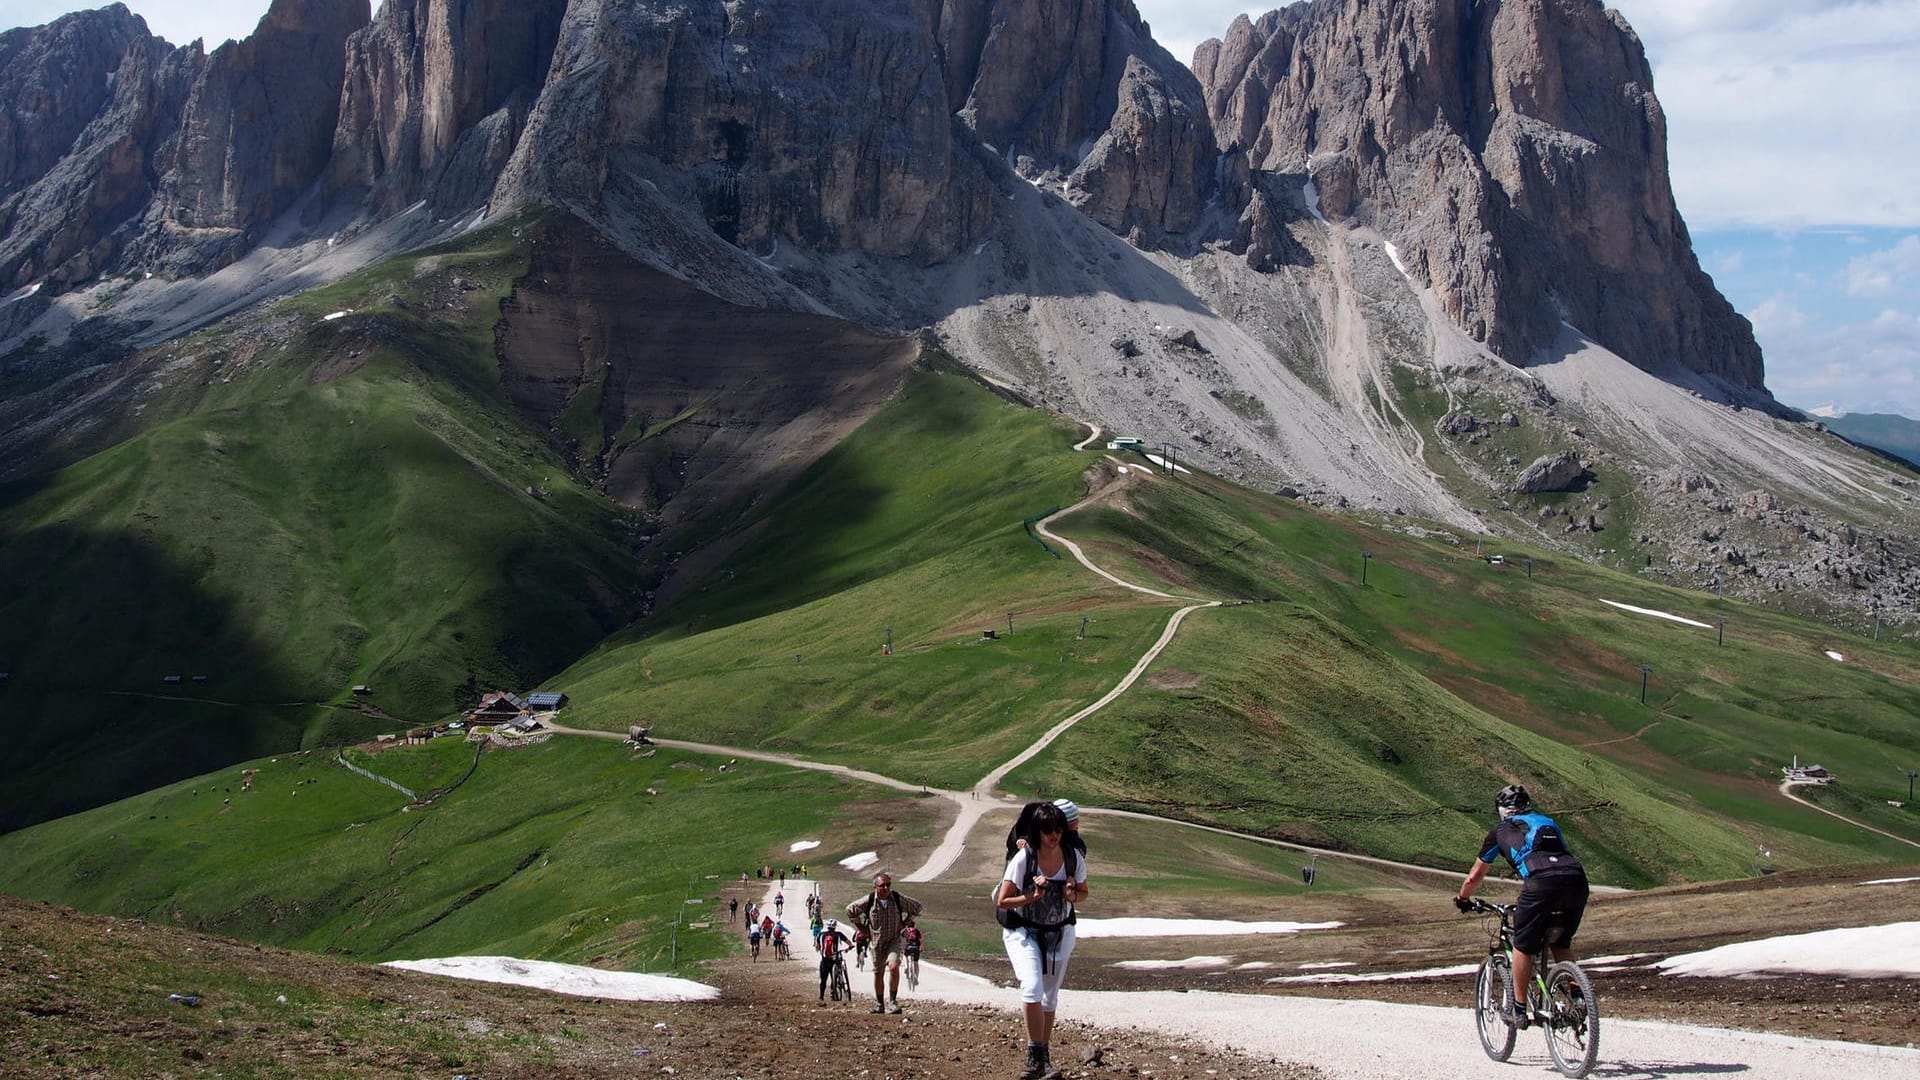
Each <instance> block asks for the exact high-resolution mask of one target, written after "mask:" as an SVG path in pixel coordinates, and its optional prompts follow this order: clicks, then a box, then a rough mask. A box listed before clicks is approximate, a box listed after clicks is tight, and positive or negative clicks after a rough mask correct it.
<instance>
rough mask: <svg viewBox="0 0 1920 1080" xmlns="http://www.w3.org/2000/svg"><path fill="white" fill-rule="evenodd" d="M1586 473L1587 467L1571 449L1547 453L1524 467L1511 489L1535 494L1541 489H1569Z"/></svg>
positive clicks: (1520, 492) (1526, 493)
mask: <svg viewBox="0 0 1920 1080" xmlns="http://www.w3.org/2000/svg"><path fill="white" fill-rule="evenodd" d="M1586 475H1587V467H1586V466H1585V465H1583V464H1581V462H1580V458H1579V456H1578V455H1576V454H1574V453H1573V452H1572V451H1562V452H1561V453H1558V454H1548V455H1546V456H1545V457H1542V458H1539V459H1538V460H1536V461H1535V462H1534V463H1533V464H1531V465H1529V466H1527V467H1526V470H1525V471H1524V472H1522V473H1521V474H1520V479H1518V480H1516V481H1514V484H1513V490H1514V491H1515V492H1517V493H1519V494H1521V495H1537V494H1539V493H1540V492H1543V491H1571V490H1572V489H1573V486H1574V485H1575V484H1577V483H1579V482H1580V480H1581V478H1582V477H1584V476H1586Z"/></svg>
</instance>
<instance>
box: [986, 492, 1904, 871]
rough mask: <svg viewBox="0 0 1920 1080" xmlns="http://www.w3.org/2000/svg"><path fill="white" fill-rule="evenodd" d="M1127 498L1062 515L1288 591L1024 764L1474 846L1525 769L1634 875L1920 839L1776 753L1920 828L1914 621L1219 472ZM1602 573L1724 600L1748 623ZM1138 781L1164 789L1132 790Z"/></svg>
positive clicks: (1597, 846) (1270, 589)
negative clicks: (1691, 581) (1333, 501)
mask: <svg viewBox="0 0 1920 1080" xmlns="http://www.w3.org/2000/svg"><path fill="white" fill-rule="evenodd" d="M1127 501H1128V504H1129V506H1130V509H1129V510H1127V511H1121V510H1115V509H1101V510H1096V511H1090V512H1088V513H1085V514H1081V515H1077V516H1075V517H1073V518H1069V519H1067V520H1066V521H1065V522H1064V523H1063V524H1062V525H1061V526H1060V529H1061V531H1063V532H1064V533H1066V534H1067V535H1071V536H1074V537H1075V538H1076V539H1078V540H1081V541H1082V542H1083V544H1084V545H1085V546H1088V547H1089V549H1090V550H1092V551H1094V552H1097V553H1098V554H1096V555H1095V558H1096V559H1101V560H1105V561H1107V562H1109V563H1111V564H1113V565H1125V566H1126V567H1127V568H1128V572H1130V573H1133V574H1136V575H1139V578H1138V580H1161V581H1165V582H1166V583H1168V584H1171V585H1176V586H1178V587H1181V588H1186V589H1194V590H1198V591H1202V592H1208V593H1210V594H1212V595H1218V596H1222V597H1227V598H1240V599H1253V600H1268V601H1272V602H1271V603H1264V604H1259V605H1253V606H1244V607H1235V608H1229V609H1223V610H1220V611H1216V612H1203V613H1200V614H1199V615H1197V616H1196V617H1195V618H1194V619H1193V620H1190V625H1192V627H1193V630H1192V633H1190V634H1185V635H1183V637H1182V638H1181V639H1180V640H1179V641H1178V642H1176V644H1175V646H1174V647H1173V648H1172V649H1170V650H1169V651H1168V653H1166V654H1165V655H1163V657H1162V663H1163V664H1165V665H1166V666H1167V668H1168V669H1169V670H1171V671H1173V672H1176V673H1178V674H1176V675H1173V676H1169V677H1168V682H1169V685H1170V686H1171V687H1172V688H1170V689H1165V690H1158V691H1156V690H1149V691H1147V692H1146V693H1143V694H1139V695H1129V697H1128V698H1126V699H1123V700H1122V701H1121V702H1119V703H1117V704H1116V706H1115V707H1114V708H1112V709H1110V710H1108V711H1107V712H1104V713H1102V714H1100V715H1098V716H1096V717H1095V718H1094V720H1093V721H1092V722H1090V723H1088V724H1086V725H1083V726H1082V727H1081V728H1079V729H1076V730H1075V732H1074V733H1072V734H1071V735H1070V736H1069V737H1068V738H1067V739H1066V740H1064V741H1063V742H1062V744H1061V745H1060V746H1059V747H1058V749H1057V752H1056V754H1055V756H1054V759H1053V760H1051V761H1049V760H1048V759H1046V758H1042V759H1040V760H1038V761H1036V762H1035V763H1033V764H1032V765H1031V766H1029V769H1028V771H1027V772H1025V773H1023V774H1019V775H1017V776H1016V778H1015V779H1016V780H1018V781H1021V782H1027V783H1045V784H1048V785H1049V786H1053V785H1059V784H1069V785H1070V784H1072V783H1074V782H1075V780H1076V778H1077V777H1081V776H1086V780H1084V781H1082V782H1088V781H1090V782H1092V783H1093V784H1094V785H1095V795H1094V796H1093V797H1095V799H1096V801H1099V797H1100V796H1104V797H1106V798H1108V799H1112V800H1114V801H1119V802H1122V804H1123V805H1124V804H1128V803H1131V804H1138V805H1142V806H1146V805H1151V804H1153V803H1158V804H1160V805H1164V806H1166V807H1169V808H1173V809H1175V811H1176V812H1180V813H1186V814H1192V815H1195V816H1198V817H1201V818H1203V819H1206V820H1217V821H1221V822H1235V823H1238V824H1240V825H1241V827H1248V828H1255V829H1262V828H1264V829H1270V830H1277V831H1279V832H1282V833H1285V834H1287V835H1298V836H1306V837H1319V838H1323V839H1328V840H1332V841H1334V842H1337V843H1341V844H1345V845H1351V846H1356V847H1359V848H1363V849H1365V850H1368V851H1372V852H1375V853H1381V854H1389V853H1390V854H1394V855H1397V856H1399V857H1407V858H1416V859H1420V861H1430V858H1431V855H1437V854H1439V853H1442V852H1457V851H1460V850H1463V849H1464V848H1466V847H1469V846H1471V844H1472V843H1473V841H1474V839H1475V838H1477V836H1478V835H1479V833H1480V832H1481V831H1483V830H1484V828H1485V813H1484V811H1485V805H1484V804H1485V800H1486V798H1487V793H1488V792H1489V791H1490V790H1492V788H1493V787H1494V786H1497V785H1498V784H1500V783H1504V782H1506V781H1507V780H1520V781H1523V782H1525V783H1527V784H1528V785H1529V786H1531V787H1532V788H1533V789H1534V790H1535V792H1536V794H1537V795H1538V797H1539V798H1540V799H1541V801H1542V802H1543V803H1544V804H1545V805H1547V806H1549V807H1552V808H1555V809H1560V810H1563V811H1570V812H1571V813H1570V815H1569V816H1570V819H1571V820H1570V822H1569V824H1570V826H1571V828H1572V829H1574V830H1575V831H1576V833H1577V835H1579V836H1581V838H1582V841H1583V843H1584V844H1585V846H1584V847H1583V849H1582V850H1583V851H1586V852H1588V853H1589V855H1590V857H1591V858H1592V859H1593V861H1595V862H1596V863H1597V864H1598V865H1599V866H1600V867H1601V868H1602V870H1603V871H1604V873H1605V875H1606V876H1607V877H1608V878H1610V879H1611V880H1613V881H1615V882H1617V883H1623V884H1628V883H1645V882H1651V881H1665V880H1673V879H1676V878H1699V877H1718V876H1726V875H1736V874H1740V873H1744V872H1750V871H1751V869H1752V867H1753V866H1754V865H1756V861H1757V860H1756V859H1755V852H1756V851H1757V850H1758V849H1760V848H1763V847H1764V848H1769V849H1771V850H1773V851H1774V853H1775V857H1776V858H1780V859H1783V860H1788V861H1791V862H1803V861H1804V862H1827V861H1848V860H1852V859H1860V858H1868V859H1871V858H1897V857H1901V856H1902V855H1903V854H1904V853H1910V851H1911V850H1912V849H1911V848H1909V847H1906V846H1904V845H1901V844H1899V843H1898V842H1896V841H1892V840H1887V839H1884V838H1880V837H1876V836H1874V835H1873V834H1871V833H1866V832H1863V831H1862V830H1860V829H1856V828H1853V827H1850V826H1847V825H1845V824H1844V823H1841V822H1837V821H1834V820H1833V819H1831V818H1827V817H1825V816H1823V815H1819V814H1814V813H1810V812H1808V811H1806V810H1805V809H1804V808H1801V807H1797V806H1794V805H1793V804H1791V803H1789V802H1787V801H1786V800H1784V799H1782V798H1781V797H1780V796H1779V795H1778V793H1777V792H1776V791H1775V787H1776V785H1777V783H1778V778H1779V773H1778V769H1779V766H1780V765H1781V764H1784V763H1785V762H1787V761H1788V760H1789V759H1790V758H1791V757H1792V756H1794V755H1795V754H1798V755H1799V756H1800V757H1801V758H1802V760H1809V759H1817V760H1819V761H1821V762H1822V763H1824V764H1826V765H1828V766H1829V768H1832V769H1835V770H1836V771H1837V772H1838V773H1840V774H1841V776H1842V778H1843V783H1842V784H1840V785H1838V786H1836V787H1835V788H1832V789H1828V790H1825V791H1821V792H1819V793H1818V794H1817V795H1816V796H1815V797H1817V798H1819V799H1822V800H1825V801H1829V802H1832V803H1833V804H1834V805H1835V807H1836V808H1840V807H1842V806H1844V807H1845V809H1844V810H1843V812H1847V813H1849V814H1850V816H1857V817H1859V818H1861V819H1862V820H1864V821H1866V822H1867V823H1869V824H1873V825H1875V826H1877V827H1880V828H1884V829H1887V830H1889V831H1892V832H1895V833H1896V834H1899V835H1904V836H1907V837H1909V838H1913V839H1920V821H1916V820H1915V818H1914V815H1913V814H1912V812H1911V811H1908V810H1902V809H1896V808H1893V807H1890V806H1888V805H1886V799H1888V798H1893V797H1896V795H1904V789H1903V788H1898V787H1897V781H1898V780H1899V779H1900V778H1901V777H1902V776H1903V774H1902V773H1901V772H1900V771H1899V767H1898V765H1897V763H1898V762H1899V761H1901V760H1907V759H1909V758H1912V757H1915V756H1920V726H1917V725H1916V724H1915V722H1914V719H1913V718H1914V716H1915V715H1916V714H1917V713H1920V689H1916V688H1917V687H1920V656H1916V654H1915V652H1914V650H1912V649H1910V648H1906V647H1904V646H1897V645H1875V644H1873V643H1870V642H1865V641H1861V640H1858V639H1849V640H1839V638H1840V635H1838V634H1836V632H1834V631H1833V630H1831V629H1830V628H1828V627H1824V626H1821V625H1819V624H1815V623H1811V622H1807V621H1803V620H1799V619H1795V618H1792V617H1790V616H1786V615H1782V614H1779V613H1775V612H1770V611H1767V610H1764V609H1752V608H1746V607H1743V606H1740V605H1734V604H1723V603H1721V602H1718V601H1714V600H1712V599H1711V598H1708V597H1704V596H1700V595H1698V594H1689V593H1684V592H1680V591H1676V590H1670V589H1665V588H1661V587H1658V586H1653V585H1649V584H1647V583H1645V582H1642V581H1640V580H1638V579H1636V578H1633V577H1631V576H1627V575H1622V574H1618V573H1615V572H1613V571H1609V570H1606V569H1604V568H1599V567H1593V566H1590V565H1587V564H1581V563H1571V562H1567V561H1564V560H1556V559H1551V558H1549V557H1548V556H1547V555H1546V554H1545V553H1544V552H1533V553H1531V554H1532V557H1533V558H1534V559H1535V563H1534V572H1533V576H1532V577H1531V578H1529V577H1528V576H1527V571H1526V569H1525V567H1524V564H1523V563H1522V562H1521V561H1520V558H1521V557H1522V556H1524V555H1526V554H1527V553H1526V552H1521V551H1508V552H1506V555H1507V558H1508V561H1507V562H1506V563H1505V564H1504V565H1501V566H1493V565H1490V564H1488V563H1486V562H1484V561H1482V560H1481V559H1478V558H1476V557H1474V556H1473V554H1472V552H1471V550H1470V549H1468V550H1462V549H1460V548H1459V547H1456V546H1455V545H1453V544H1448V543H1443V542H1434V541H1428V540H1421V539H1417V538H1413V537H1408V536H1400V535H1395V534H1391V533H1386V532H1383V531H1380V530H1376V529H1371V528H1368V527H1366V526H1364V525H1362V524H1359V523H1356V522H1353V521H1350V520H1344V519H1338V518H1332V517H1328V516H1324V515H1321V514H1317V513H1314V512H1311V511H1306V510H1302V509H1300V508H1297V507H1295V506H1293V505H1292V504H1290V503H1284V502H1280V501H1277V500H1272V499H1267V498H1265V497H1262V496H1258V495H1254V494H1251V493H1248V492H1244V491H1242V490H1240V489H1236V488H1233V487H1231V486H1230V485H1225V484H1221V483H1218V482H1215V481H1212V480H1209V479H1206V478H1203V477H1196V478H1194V479H1193V480H1191V481H1188V482H1184V483H1180V484H1168V483H1156V484H1151V485H1144V486H1136V488H1135V490H1134V491H1133V492H1131V493H1130V494H1129V496H1128V500H1127ZM1363 551H1364V552H1370V553H1372V555H1373V556H1374V557H1373V559H1372V560H1371V562H1370V563H1369V564H1368V566H1367V577H1368V584H1367V585H1366V586H1364V587H1362V586H1361V585H1360V583H1359V578H1360V572H1361V565H1360V564H1361V561H1362V560H1361V558H1360V555H1361V553H1362V552H1363ZM1147 552H1151V553H1152V557H1151V558H1147V557H1145V555H1144V553H1147ZM1602 598H1604V599H1611V600H1616V601H1618V602H1621V603H1628V604H1633V605H1635V606H1640V607H1646V608H1652V609H1656V610H1663V611H1672V612H1677V613H1683V614H1686V615H1689V616H1690V617H1693V618H1695V619H1696V620H1697V621H1701V622H1707V621H1710V620H1717V619H1718V618H1720V617H1723V616H1724V617H1726V618H1727V619H1728V620H1729V641H1728V644H1727V645H1726V646H1724V647H1723V646H1719V645H1717V644H1716V630H1715V629H1702V628H1699V627H1688V626H1684V625H1681V624H1676V623H1673V622H1670V621H1666V620H1660V619H1653V618H1649V617H1646V616H1640V615H1635V614H1631V613H1628V612H1624V611H1619V610H1617V609H1615V608H1612V607H1609V606H1607V605H1605V604H1602V603H1600V600H1601V599H1602ZM1828 649H1834V650H1835V651H1839V652H1841V653H1842V654H1843V655H1847V656H1848V658H1849V659H1848V661H1847V662H1846V663H1836V662H1835V661H1833V660H1831V659H1829V658H1828V657H1827V656H1826V655H1825V653H1826V650H1828ZM1642 663H1646V664H1649V665H1650V666H1652V667H1653V669H1654V672H1653V676H1652V678H1651V679H1650V693H1649V697H1648V702H1647V704H1646V705H1642V704H1641V703H1640V701H1639V697H1638V694H1639V688H1640V685H1639V679H1640V672H1639V666H1640V664H1642ZM1421 676H1424V678H1422V677H1421ZM1187 683H1191V684H1192V685H1190V686H1188V685H1184V684H1187ZM1143 769H1151V770H1153V771H1152V773H1151V774H1150V775H1148V776H1145V777H1143V775H1142V770H1143ZM1086 774H1091V775H1090V776H1088V775H1086ZM1143 780H1146V781H1147V782H1146V783H1144V784H1143V782H1142V781H1143ZM1142 790H1150V791H1153V792H1155V795H1156V798H1155V799H1153V800H1151V801H1149V800H1145V799H1143V798H1141V797H1140V796H1137V795H1136V796H1134V797H1133V798H1132V799H1130V800H1125V799H1124V796H1125V793H1127V792H1139V791H1142ZM1123 800H1124V801H1123ZM1424 853H1431V855H1426V856H1425V857H1423V854H1424Z"/></svg>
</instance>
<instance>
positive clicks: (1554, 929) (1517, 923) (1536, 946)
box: [1513, 874, 1587, 953]
mask: <svg viewBox="0 0 1920 1080" xmlns="http://www.w3.org/2000/svg"><path fill="white" fill-rule="evenodd" d="M1586 910H1587V875H1585V874H1551V875H1548V876H1546V877H1534V878H1529V879H1528V881H1527V884H1526V887H1525V888H1523V889H1521V890H1520V903H1519V907H1518V910H1516V911H1515V912H1514V913H1513V947H1514V948H1516V949H1519V950H1520V951H1521V952H1525V953H1537V952H1539V951H1540V949H1541V947H1542V946H1545V945H1552V946H1553V947H1554V948H1557V949H1565V948H1569V947H1571V946H1572V945H1573V935H1574V934H1575V932H1577V931H1578V930H1579V929H1580V917H1581V916H1582V915H1584V914H1585V913H1586Z"/></svg>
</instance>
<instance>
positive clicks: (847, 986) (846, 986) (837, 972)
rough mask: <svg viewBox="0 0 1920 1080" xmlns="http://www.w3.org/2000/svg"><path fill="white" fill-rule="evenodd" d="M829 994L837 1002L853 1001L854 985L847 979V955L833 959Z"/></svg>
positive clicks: (828, 986)
mask: <svg viewBox="0 0 1920 1080" xmlns="http://www.w3.org/2000/svg"><path fill="white" fill-rule="evenodd" d="M827 993H829V994H831V995H833V1000H835V1001H852V1000H853V983H852V982H850V981H848V979H847V958H846V956H845V954H841V955H838V956H835V957H834V958H833V970H832V972H831V973H830V974H829V975H828V976H827Z"/></svg>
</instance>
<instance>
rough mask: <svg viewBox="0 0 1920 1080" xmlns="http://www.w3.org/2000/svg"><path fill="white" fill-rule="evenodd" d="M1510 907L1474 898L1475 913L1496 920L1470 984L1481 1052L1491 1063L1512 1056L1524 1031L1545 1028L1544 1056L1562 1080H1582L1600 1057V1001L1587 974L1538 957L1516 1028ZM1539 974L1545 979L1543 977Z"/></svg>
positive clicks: (1568, 962) (1567, 962) (1564, 963)
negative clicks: (1512, 1014) (1511, 1005)
mask: <svg viewBox="0 0 1920 1080" xmlns="http://www.w3.org/2000/svg"><path fill="white" fill-rule="evenodd" d="M1515 907H1516V905H1513V904H1489V903H1487V902H1486V901H1485V900H1481V899H1478V898H1475V899H1474V901H1473V910H1474V911H1476V912H1481V913H1486V914H1492V915H1498V916H1499V917H1500V924H1499V927H1498V928H1497V929H1492V928H1491V927H1492V920H1488V921H1487V923H1488V926H1489V927H1490V929H1489V930H1488V932H1487V958H1486V959H1485V960H1482V961H1480V973H1479V974H1478V975H1476V976H1475V977H1474V981H1473V1011H1474V1019H1475V1020H1476V1021H1477V1022H1478V1024H1479V1028H1480V1047H1481V1049H1483V1050H1485V1051H1486V1052H1487V1056H1488V1057H1490V1058H1492V1059H1493V1060H1495V1061H1505V1060H1507V1055H1509V1054H1511V1053H1513V1042H1514V1037H1515V1035H1516V1034H1517V1033H1518V1032H1519V1030H1520V1028H1523V1027H1534V1026H1536V1025H1537V1026H1539V1027H1542V1028H1545V1029H1546V1033H1547V1054H1548V1055H1549V1056H1550V1057H1552V1058H1553V1067H1554V1068H1556V1069H1558V1070H1560V1072H1561V1074H1562V1075H1564V1076H1572V1077H1581V1076H1585V1075H1587V1073H1589V1072H1591V1071H1592V1070H1593V1064H1594V1061H1595V1060H1596V1059H1597V1058H1598V1057H1599V1054H1600V999H1599V998H1598V997H1597V996H1595V994H1594V992H1593V983H1592V982H1590V981H1589V980H1588V979H1587V973H1586V972H1584V971H1581V970H1580V966H1579V965H1578V964H1575V963H1574V962H1573V961H1571V960H1556V961H1554V962H1553V963H1551V964H1545V963H1540V962H1538V961H1540V960H1542V959H1544V958H1543V957H1536V958H1535V959H1536V963H1535V964H1534V967H1533V985H1532V986H1530V987H1528V988H1527V1003H1526V1013H1525V1016H1524V1017H1523V1018H1522V1019H1521V1021H1520V1022H1519V1023H1518V1024H1515V1023H1513V1022H1512V1021H1510V1020H1508V1019H1507V1014H1508V1012H1509V1011H1510V1010H1509V1009H1508V1008H1507V1004H1508V1003H1509V1002H1510V1001H1512V1000H1513V912H1514V908H1515ZM1542 972H1544V973H1545V974H1544V975H1543V974H1542Z"/></svg>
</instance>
